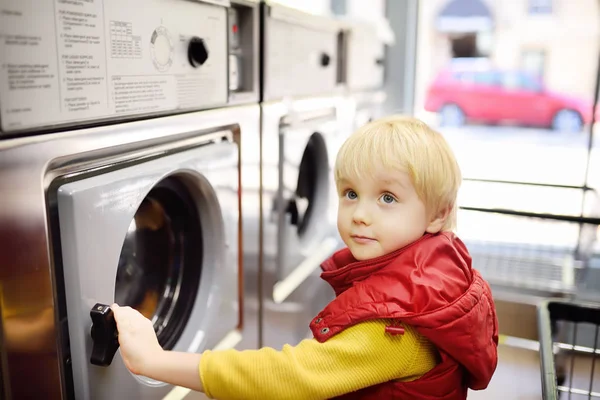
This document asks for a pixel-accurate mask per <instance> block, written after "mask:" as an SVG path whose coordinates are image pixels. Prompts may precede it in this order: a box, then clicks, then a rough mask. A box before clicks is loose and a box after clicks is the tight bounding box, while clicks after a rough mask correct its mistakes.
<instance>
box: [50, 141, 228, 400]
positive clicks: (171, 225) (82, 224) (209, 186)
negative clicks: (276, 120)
mask: <svg viewBox="0 0 600 400" xmlns="http://www.w3.org/2000/svg"><path fill="white" fill-rule="evenodd" d="M57 201H58V213H59V223H60V240H61V248H62V271H63V275H64V287H65V290H64V292H65V293H64V295H65V299H66V306H67V316H68V333H69V342H70V345H69V346H68V348H66V349H65V351H66V352H70V360H71V363H70V364H71V365H72V377H73V379H72V384H73V391H74V394H75V397H76V398H77V399H127V398H143V399H153V398H163V397H164V395H165V394H167V393H168V392H169V390H171V389H172V387H170V386H168V385H165V384H164V383H161V382H156V381H153V380H149V379H147V378H143V377H138V376H134V375H133V374H131V373H130V372H129V371H128V370H127V369H126V367H125V365H124V363H123V360H122V358H121V356H120V353H119V352H118V351H117V353H116V354H115V355H114V358H112V360H111V359H110V357H109V361H111V362H110V364H109V365H105V366H98V365H94V364H92V363H91V362H90V360H91V357H92V352H93V350H94V346H96V348H97V346H98V345H100V344H101V343H98V340H96V342H95V341H94V340H92V336H91V327H92V319H91V311H92V308H93V307H94V306H95V305H96V304H97V303H101V304H107V305H110V304H111V303H112V302H115V301H116V302H118V303H120V304H123V305H130V306H132V307H134V308H136V309H138V310H139V311H140V312H141V313H142V314H144V315H146V316H147V317H148V318H150V319H151V320H152V321H153V323H154V327H155V330H156V332H157V335H158V338H159V342H160V343H161V345H162V346H163V347H164V348H167V349H173V350H177V351H189V352H200V351H202V350H203V349H205V348H209V347H212V346H214V345H215V344H216V343H217V342H218V341H219V340H220V339H222V338H223V337H225V336H226V335H227V333H228V332H231V331H233V330H235V329H236V327H237V325H238V321H239V320H238V301H239V298H238V284H239V276H238V272H239V269H238V265H237V263H238V255H237V253H238V237H237V235H238V220H239V215H238V148H237V146H236V145H235V144H234V143H230V142H219V143H216V144H215V143H213V144H209V145H205V146H202V147H198V148H195V149H192V150H187V151H185V152H181V153H177V154H172V155H169V156H166V157H162V158H157V159H154V160H151V161H148V162H143V163H139V164H137V165H133V166H129V167H126V168H122V169H118V170H115V171H112V172H108V173H98V172H97V171H96V172H95V173H94V175H93V176H88V177H86V178H84V179H79V180H75V181H72V182H69V183H66V184H64V185H62V186H60V188H59V189H58V193H57ZM95 311H101V310H95ZM67 375H68V374H67Z"/></svg>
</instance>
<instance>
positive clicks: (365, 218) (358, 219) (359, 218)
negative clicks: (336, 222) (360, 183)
mask: <svg viewBox="0 0 600 400" xmlns="http://www.w3.org/2000/svg"><path fill="white" fill-rule="evenodd" d="M367 208H368V207H366V206H365V205H361V204H358V205H357V206H356V208H355V209H354V212H353V213H352V220H353V221H354V223H356V224H364V225H370V224H371V216H370V213H369V210H368V209H367Z"/></svg>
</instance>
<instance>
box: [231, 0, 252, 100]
mask: <svg viewBox="0 0 600 400" xmlns="http://www.w3.org/2000/svg"><path fill="white" fill-rule="evenodd" d="M258 14H259V3H258V2H256V1H250V0H236V1H234V2H232V3H231V6H230V7H229V10H228V13H227V21H228V38H229V92H230V93H229V99H230V101H234V102H235V101H244V100H245V99H248V100H250V99H253V101H258V56H259V54H258V52H259V49H258V32H259V30H258V24H259V19H258V17H259V15H258Z"/></svg>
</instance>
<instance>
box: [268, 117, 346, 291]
mask: <svg viewBox="0 0 600 400" xmlns="http://www.w3.org/2000/svg"><path fill="white" fill-rule="evenodd" d="M279 143H280V149H279V151H280V154H279V163H280V165H279V178H280V182H279V190H278V193H277V201H276V205H278V206H279V207H278V213H277V219H278V221H277V222H278V224H277V227H278V229H277V231H278V237H277V277H276V279H277V283H276V284H275V287H274V289H273V298H274V300H275V302H277V303H279V302H282V301H283V300H285V298H286V297H287V296H288V295H289V294H291V293H292V292H293V291H294V290H295V289H296V288H297V287H298V286H299V285H300V284H301V283H302V282H303V281H304V280H305V279H307V278H308V277H309V276H310V275H311V274H313V273H314V272H315V271H318V269H319V265H320V264H321V262H323V261H324V260H325V259H326V258H327V257H329V256H330V255H331V254H332V253H333V252H334V251H335V250H336V249H338V248H339V247H340V246H341V244H342V241H341V239H340V237H339V234H338V232H337V228H336V226H337V225H336V221H337V218H336V216H337V198H338V196H337V190H336V188H335V184H334V182H333V172H332V171H333V164H334V162H335V155H336V153H337V150H338V148H339V145H340V132H339V126H338V123H337V121H336V120H335V118H333V119H331V120H329V121H328V120H327V119H325V120H324V121H323V122H322V123H321V124H319V125H318V127H316V129H310V128H304V127H294V126H290V127H285V128H282V129H281V130H280V136H279Z"/></svg>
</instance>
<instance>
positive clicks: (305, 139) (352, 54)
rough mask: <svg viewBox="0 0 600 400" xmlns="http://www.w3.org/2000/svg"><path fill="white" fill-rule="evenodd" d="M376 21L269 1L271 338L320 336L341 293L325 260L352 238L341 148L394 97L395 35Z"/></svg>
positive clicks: (265, 97)
mask: <svg viewBox="0 0 600 400" xmlns="http://www.w3.org/2000/svg"><path fill="white" fill-rule="evenodd" d="M371 25H373V24H368V23H364V22H363V23H361V22H351V21H345V20H341V19H335V18H330V17H324V16H316V15H310V14H306V13H303V12H300V11H298V10H292V9H290V8H286V7H284V6H281V5H278V4H273V3H272V2H266V4H264V5H263V8H262V26H263V59H264V61H263V65H264V69H263V71H262V73H263V87H262V93H261V111H262V132H261V135H262V157H261V163H262V183H263V185H262V188H263V192H262V214H263V218H262V224H263V229H262V232H263V235H264V238H263V246H262V252H263V253H262V266H263V271H262V272H263V276H262V285H263V291H262V292H263V308H262V318H263V329H262V331H261V344H262V345H266V346H274V347H276V348H279V347H281V346H282V345H284V344H296V343H298V342H299V341H301V340H302V339H304V338H306V337H309V336H311V334H310V330H309V328H308V324H309V322H310V320H311V319H312V318H313V317H314V316H315V315H316V314H317V313H318V312H319V311H320V310H321V309H322V308H323V307H324V306H325V305H326V304H327V303H328V302H329V301H330V300H331V299H332V298H333V296H334V293H333V291H332V290H331V288H330V287H328V285H327V284H326V283H325V282H324V281H322V280H321V279H320V272H321V269H320V264H321V263H322V262H323V261H324V260H325V259H326V258H328V257H329V256H330V255H331V254H333V252H335V251H336V250H338V249H340V248H341V247H342V246H343V242H342V240H341V238H340V237H339V233H338V231H337V223H336V220H337V206H338V198H339V196H338V193H337V190H336V187H335V182H334V179H333V168H334V164H335V158H336V155H337V152H338V150H339V147H340V146H341V145H342V143H343V142H344V141H345V139H346V138H347V137H348V136H349V135H350V134H351V133H352V132H353V131H354V130H355V129H356V128H357V127H358V126H360V125H362V124H364V123H366V122H368V121H369V120H371V119H373V118H376V117H378V116H379V115H380V110H381V107H382V104H383V100H384V99H385V96H384V95H383V92H381V89H382V85H383V77H384V75H383V58H384V56H385V44H384V42H383V41H382V40H381V38H380V37H379V36H378V34H377V31H376V29H375V28H373V27H372V26H371Z"/></svg>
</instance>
